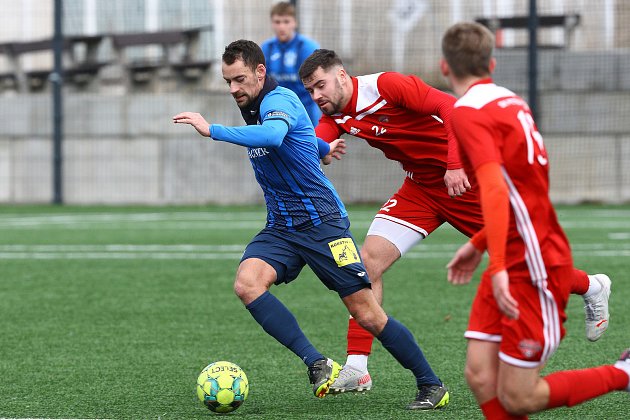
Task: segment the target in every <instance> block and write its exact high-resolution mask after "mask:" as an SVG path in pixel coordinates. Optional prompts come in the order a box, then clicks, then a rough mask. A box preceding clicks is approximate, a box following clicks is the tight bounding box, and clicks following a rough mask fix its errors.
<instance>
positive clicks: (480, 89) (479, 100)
mask: <svg viewBox="0 0 630 420" xmlns="http://www.w3.org/2000/svg"><path fill="white" fill-rule="evenodd" d="M509 96H516V94H515V93H514V92H512V91H511V90H509V89H506V88H504V87H501V86H497V85H495V84H494V83H484V84H481V85H474V86H473V87H471V88H470V89H469V90H468V92H466V95H464V96H462V97H461V98H460V99H459V100H458V101H457V102H455V108H457V107H460V106H467V107H470V108H475V109H481V108H483V107H484V106H486V105H488V104H489V103H490V102H492V101H495V100H497V99H499V98H506V97H509Z"/></svg>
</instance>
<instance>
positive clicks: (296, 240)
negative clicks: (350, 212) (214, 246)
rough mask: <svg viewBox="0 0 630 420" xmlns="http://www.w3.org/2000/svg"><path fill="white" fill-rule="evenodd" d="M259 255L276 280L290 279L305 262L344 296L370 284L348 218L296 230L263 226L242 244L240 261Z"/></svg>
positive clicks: (331, 287) (283, 281)
mask: <svg viewBox="0 0 630 420" xmlns="http://www.w3.org/2000/svg"><path fill="white" fill-rule="evenodd" d="M248 258H260V259H261V260H263V261H265V262H266V263H268V264H269V265H271V266H272V267H273V268H274V269H275V270H276V275H277V278H276V282H275V283H276V284H280V283H289V282H290V281H292V280H294V279H295V278H296V277H297V276H298V274H300V271H302V268H303V267H304V265H306V264H308V266H309V267H311V269H312V270H313V272H314V273H315V275H316V276H317V277H318V278H319V279H320V280H321V281H322V283H324V284H325V285H326V287H328V288H329V289H330V290H334V291H335V292H337V293H338V294H339V296H340V297H342V298H344V297H346V296H349V295H351V294H353V293H354V292H357V291H359V290H361V289H364V288H366V287H370V279H369V278H368V275H367V271H366V270H365V266H364V265H363V262H362V261H361V256H360V255H359V251H358V248H357V246H356V244H355V242H354V238H353V237H352V234H351V233H350V222H349V221H348V218H344V219H337V220H329V221H327V222H324V223H322V224H321V225H319V226H315V227H312V228H310V229H307V230H304V231H300V232H287V231H282V230H278V229H274V228H265V229H263V230H261V231H260V233H258V235H256V236H254V238H253V239H252V241H251V242H250V243H249V245H247V248H245V253H244V254H243V258H242V259H241V262H242V261H244V260H246V259H248Z"/></svg>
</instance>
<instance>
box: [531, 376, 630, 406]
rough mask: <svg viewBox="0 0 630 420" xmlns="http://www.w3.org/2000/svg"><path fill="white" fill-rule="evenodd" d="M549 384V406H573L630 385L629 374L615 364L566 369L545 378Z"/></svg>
mask: <svg viewBox="0 0 630 420" xmlns="http://www.w3.org/2000/svg"><path fill="white" fill-rule="evenodd" d="M543 379H544V380H545V381H547V383H548V384H549V403H548V404H547V408H555V407H562V406H567V407H573V406H574V405H576V404H580V403H582V402H584V401H587V400H590V399H591V398H595V397H599V396H600V395H604V394H607V393H609V392H610V391H621V390H623V389H626V386H628V374H627V373H626V372H624V371H623V370H621V369H617V368H616V367H614V366H599V367H596V368H590V369H581V370H564V371H561V372H555V373H552V374H551V375H548V376H545V377H544V378H543Z"/></svg>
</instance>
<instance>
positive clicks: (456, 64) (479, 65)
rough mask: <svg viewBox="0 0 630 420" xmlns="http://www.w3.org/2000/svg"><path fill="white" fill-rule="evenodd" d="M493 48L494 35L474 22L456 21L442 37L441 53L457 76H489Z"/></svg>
mask: <svg viewBox="0 0 630 420" xmlns="http://www.w3.org/2000/svg"><path fill="white" fill-rule="evenodd" d="M493 49H494V35H492V32H490V30H489V29H488V28H486V27H485V26H483V25H481V24H479V23H476V22H461V23H456V24H455V25H453V26H451V27H450V28H448V30H447V31H446V33H445V34H444V37H442V55H443V56H444V59H445V60H446V62H447V63H448V66H449V67H450V69H451V71H452V72H453V75H454V76H455V77H458V78H464V77H467V76H477V77H486V76H489V75H490V59H491V58H492V50H493Z"/></svg>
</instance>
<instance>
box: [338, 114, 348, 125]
mask: <svg viewBox="0 0 630 420" xmlns="http://www.w3.org/2000/svg"><path fill="white" fill-rule="evenodd" d="M350 118H352V117H351V116H350V115H346V116H345V117H343V118H335V122H336V123H337V124H343V123H345V122H346V121H348V120H349V119H350Z"/></svg>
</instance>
